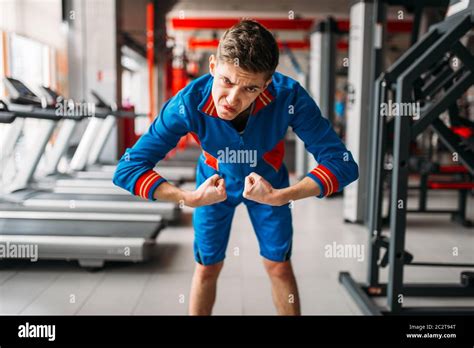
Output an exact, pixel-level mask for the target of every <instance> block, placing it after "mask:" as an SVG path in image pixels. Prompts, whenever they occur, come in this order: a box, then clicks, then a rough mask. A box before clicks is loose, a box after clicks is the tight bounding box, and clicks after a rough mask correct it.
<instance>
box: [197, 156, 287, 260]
mask: <svg viewBox="0 0 474 348" xmlns="http://www.w3.org/2000/svg"><path fill="white" fill-rule="evenodd" d="M216 173H217V174H219V175H220V176H221V177H223V178H224V180H225V184H226V191H227V200H225V201H224V202H221V203H216V204H213V205H208V206H203V207H198V208H196V209H195V210H194V214H193V225H194V258H195V260H196V262H198V263H200V264H202V265H212V264H215V263H218V262H220V261H222V260H224V258H225V252H226V249H227V243H228V242H229V235H230V228H231V225H232V218H233V216H234V211H235V207H236V206H237V205H239V204H240V203H241V202H244V203H245V205H246V206H247V210H248V212H249V215H250V220H251V221H252V225H253V228H254V230H255V234H256V235H257V239H258V243H259V246H260V255H261V256H263V257H264V258H266V259H268V260H271V261H276V262H282V261H287V260H289V259H290V257H291V246H292V237H293V227H292V220H291V210H290V207H289V204H285V205H283V206H278V207H276V206H270V205H266V204H260V203H257V202H255V201H250V200H248V199H245V198H244V197H243V196H242V191H243V189H244V181H243V180H239V179H235V178H233V177H230V176H227V177H226V176H225V175H224V174H222V173H221V172H218V171H216V170H214V169H213V168H211V167H209V166H208V165H206V164H205V163H203V162H202V161H201V160H200V161H198V165H197V175H196V185H197V187H198V186H199V185H201V184H202V183H203V182H204V181H205V180H206V179H207V178H209V177H211V176H212V175H214V174H216ZM265 179H266V180H268V181H269V182H270V183H271V184H272V186H273V187H274V188H283V187H288V186H289V179H288V171H287V170H286V167H285V166H284V165H283V166H282V167H281V168H280V170H279V171H278V173H275V175H274V176H272V178H265Z"/></svg>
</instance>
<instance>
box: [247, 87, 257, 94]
mask: <svg viewBox="0 0 474 348" xmlns="http://www.w3.org/2000/svg"><path fill="white" fill-rule="evenodd" d="M247 92H250V93H254V92H257V89H256V88H255V87H247Z"/></svg>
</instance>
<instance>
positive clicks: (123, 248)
mask: <svg viewBox="0 0 474 348" xmlns="http://www.w3.org/2000/svg"><path fill="white" fill-rule="evenodd" d="M17 117H32V118H38V119H45V120H51V119H52V118H53V117H54V116H52V114H51V112H49V113H48V112H43V113H41V112H32V110H30V111H28V110H23V111H12V110H9V108H8V106H7V105H6V104H5V103H4V102H0V122H2V123H12V122H14V121H15V119H16V118H17ZM8 206H10V207H12V206H13V207H17V208H21V203H9V202H7V201H2V202H1V203H0V243H2V244H5V245H6V246H7V247H8V248H10V247H11V246H13V245H15V246H17V247H20V248H22V250H25V249H28V247H29V246H33V247H35V246H36V247H37V248H38V249H37V251H38V254H37V255H35V256H37V257H38V259H61V260H77V261H78V262H79V265H80V266H81V267H85V268H90V269H95V268H100V267H103V266H104V263H105V262H106V261H126V262H140V261H145V260H147V259H148V258H149V257H150V255H151V252H152V249H153V247H154V244H155V243H156V237H157V235H158V234H159V232H160V231H161V230H162V229H163V227H164V222H163V219H162V217H161V216H159V215H156V216H155V215H151V214H147V215H143V216H141V217H140V218H141V219H137V216H136V215H133V214H108V213H98V212H88V213H86V212H75V213H73V214H72V213H70V212H58V211H53V212H44V211H34V210H30V211H28V212H26V213H28V214H29V215H30V216H29V218H27V219H25V218H24V217H23V216H22V214H24V213H25V211H22V210H6V211H5V209H4V208H7V207H8ZM26 256H27V255H26ZM30 257H32V255H30ZM7 258H8V256H7Z"/></svg>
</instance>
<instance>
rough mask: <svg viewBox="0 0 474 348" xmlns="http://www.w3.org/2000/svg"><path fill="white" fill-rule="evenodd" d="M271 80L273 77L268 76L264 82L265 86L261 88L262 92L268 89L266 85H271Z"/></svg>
mask: <svg viewBox="0 0 474 348" xmlns="http://www.w3.org/2000/svg"><path fill="white" fill-rule="evenodd" d="M272 78H273V75H272V76H270V77H269V78H268V80H267V81H266V82H265V85H264V86H263V89H264V90H265V89H267V87H268V85H269V84H270V83H272Z"/></svg>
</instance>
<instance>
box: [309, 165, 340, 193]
mask: <svg viewBox="0 0 474 348" xmlns="http://www.w3.org/2000/svg"><path fill="white" fill-rule="evenodd" d="M307 176H309V177H310V178H311V179H313V180H314V181H316V183H317V184H318V185H319V187H320V188H321V193H320V194H319V196H317V197H318V198H323V197H327V196H330V195H332V194H333V193H334V192H337V191H338V189H339V183H338V181H337V178H336V176H335V175H334V174H333V173H332V172H331V171H330V170H329V169H328V168H327V167H325V166H323V165H321V164H320V165H318V166H317V167H316V168H314V169H313V170H312V171H311V172H309V173H308V175H307Z"/></svg>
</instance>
